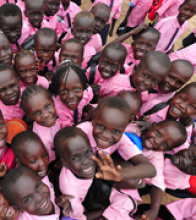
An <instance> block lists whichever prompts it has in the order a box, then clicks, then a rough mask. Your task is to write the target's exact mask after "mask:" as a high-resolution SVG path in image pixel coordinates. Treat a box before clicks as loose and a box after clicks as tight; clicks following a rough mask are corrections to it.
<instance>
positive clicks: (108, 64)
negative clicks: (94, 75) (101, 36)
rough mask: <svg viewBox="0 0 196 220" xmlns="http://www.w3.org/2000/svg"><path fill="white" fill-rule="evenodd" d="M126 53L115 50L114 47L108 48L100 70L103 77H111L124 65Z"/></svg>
mask: <svg viewBox="0 0 196 220" xmlns="http://www.w3.org/2000/svg"><path fill="white" fill-rule="evenodd" d="M123 57H124V53H123V52H122V51H118V50H115V49H113V48H108V49H106V50H105V51H104V53H103V54H102V56H101V58H100V60H99V65H98V70H99V72H100V74H101V77H102V78H103V79H109V78H110V77H112V76H114V75H115V74H116V73H117V72H118V70H119V69H120V68H121V66H122V65H123V61H122V59H123Z"/></svg>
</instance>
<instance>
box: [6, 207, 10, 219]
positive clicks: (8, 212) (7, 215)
mask: <svg viewBox="0 0 196 220" xmlns="http://www.w3.org/2000/svg"><path fill="white" fill-rule="evenodd" d="M11 214H12V212H11V208H10V207H9V209H8V210H7V213H6V216H5V217H9V216H11Z"/></svg>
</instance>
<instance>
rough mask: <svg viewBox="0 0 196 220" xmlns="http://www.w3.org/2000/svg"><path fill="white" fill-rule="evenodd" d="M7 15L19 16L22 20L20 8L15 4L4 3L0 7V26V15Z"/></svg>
mask: <svg viewBox="0 0 196 220" xmlns="http://www.w3.org/2000/svg"><path fill="white" fill-rule="evenodd" d="M3 16H4V17H9V16H20V18H21V22H22V11H21V9H20V8H19V7H18V6H17V5H15V4H9V3H8V4H4V5H2V6H1V7H0V26H1V20H2V17H3Z"/></svg>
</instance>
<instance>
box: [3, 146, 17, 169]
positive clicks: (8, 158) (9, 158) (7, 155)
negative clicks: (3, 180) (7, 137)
mask: <svg viewBox="0 0 196 220" xmlns="http://www.w3.org/2000/svg"><path fill="white" fill-rule="evenodd" d="M3 162H4V163H5V164H6V166H7V167H8V169H9V170H11V169H13V168H14V167H16V163H15V155H14V153H13V151H12V148H11V147H7V146H4V148H2V149H0V163H3Z"/></svg>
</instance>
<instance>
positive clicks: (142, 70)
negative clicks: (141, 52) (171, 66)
mask: <svg viewBox="0 0 196 220" xmlns="http://www.w3.org/2000/svg"><path fill="white" fill-rule="evenodd" d="M166 74H167V72H166V69H165V68H164V67H163V66H160V65H159V64H157V63H156V62H152V61H149V60H148V61H147V62H146V63H145V64H144V63H140V64H139V65H138V66H135V68H134V75H133V76H132V77H131V81H132V86H134V88H135V89H136V90H137V92H139V93H141V92H144V91H150V90H151V89H153V88H154V87H155V86H156V85H157V84H158V83H159V82H161V80H162V79H163V78H164V77H165V76H166Z"/></svg>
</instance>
